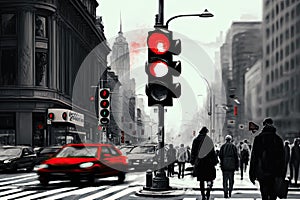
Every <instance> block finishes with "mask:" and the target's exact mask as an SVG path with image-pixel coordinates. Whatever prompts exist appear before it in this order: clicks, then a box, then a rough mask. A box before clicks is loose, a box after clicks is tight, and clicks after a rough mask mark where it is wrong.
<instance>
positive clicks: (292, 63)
mask: <svg viewBox="0 0 300 200" xmlns="http://www.w3.org/2000/svg"><path fill="white" fill-rule="evenodd" d="M294 68H295V60H294V59H293V58H292V59H291V69H294Z"/></svg>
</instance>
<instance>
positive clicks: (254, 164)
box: [249, 118, 285, 200]
mask: <svg viewBox="0 0 300 200" xmlns="http://www.w3.org/2000/svg"><path fill="white" fill-rule="evenodd" d="M263 126H264V127H263V129H262V131H261V132H260V133H259V134H258V135H257V136H256V137H255V138H254V142H253V146H252V152H251V158H250V169H249V178H250V181H251V182H252V183H253V184H255V180H258V182H259V185H260V192H261V197H262V200H276V198H277V195H276V191H275V179H276V178H277V177H281V178H284V177H285V175H284V161H285V155H284V146H283V140H282V139H281V138H280V136H279V135H277V134H276V128H275V127H274V126H273V120H272V119H271V118H266V119H265V120H264V121H263Z"/></svg>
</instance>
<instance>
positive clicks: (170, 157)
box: [167, 144, 176, 177]
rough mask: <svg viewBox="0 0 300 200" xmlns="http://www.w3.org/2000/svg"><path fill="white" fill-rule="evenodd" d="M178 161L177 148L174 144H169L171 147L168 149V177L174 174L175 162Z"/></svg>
mask: <svg viewBox="0 0 300 200" xmlns="http://www.w3.org/2000/svg"><path fill="white" fill-rule="evenodd" d="M175 161H176V149H175V148H174V147H173V144H169V149H168V151H167V162H168V177H170V176H171V177H172V176H173V175H174V163H175Z"/></svg>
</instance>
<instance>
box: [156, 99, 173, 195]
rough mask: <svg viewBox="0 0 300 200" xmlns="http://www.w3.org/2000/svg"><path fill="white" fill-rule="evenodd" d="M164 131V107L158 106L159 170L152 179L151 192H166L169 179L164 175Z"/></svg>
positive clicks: (168, 187)
mask: <svg viewBox="0 0 300 200" xmlns="http://www.w3.org/2000/svg"><path fill="white" fill-rule="evenodd" d="M164 140H165V129H164V107H163V106H162V105H158V148H159V170H158V172H157V174H156V176H155V177H154V178H153V183H152V189H153V190H168V189H170V186H169V178H168V177H167V176H166V173H165V166H164V165H165V162H164V161H165V148H164V146H165V142H164Z"/></svg>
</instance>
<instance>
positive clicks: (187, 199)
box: [182, 198, 197, 200]
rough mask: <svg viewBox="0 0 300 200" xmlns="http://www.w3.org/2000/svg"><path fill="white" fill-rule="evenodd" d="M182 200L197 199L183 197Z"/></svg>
mask: <svg viewBox="0 0 300 200" xmlns="http://www.w3.org/2000/svg"><path fill="white" fill-rule="evenodd" d="M182 200H197V198H183V199H182Z"/></svg>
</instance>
